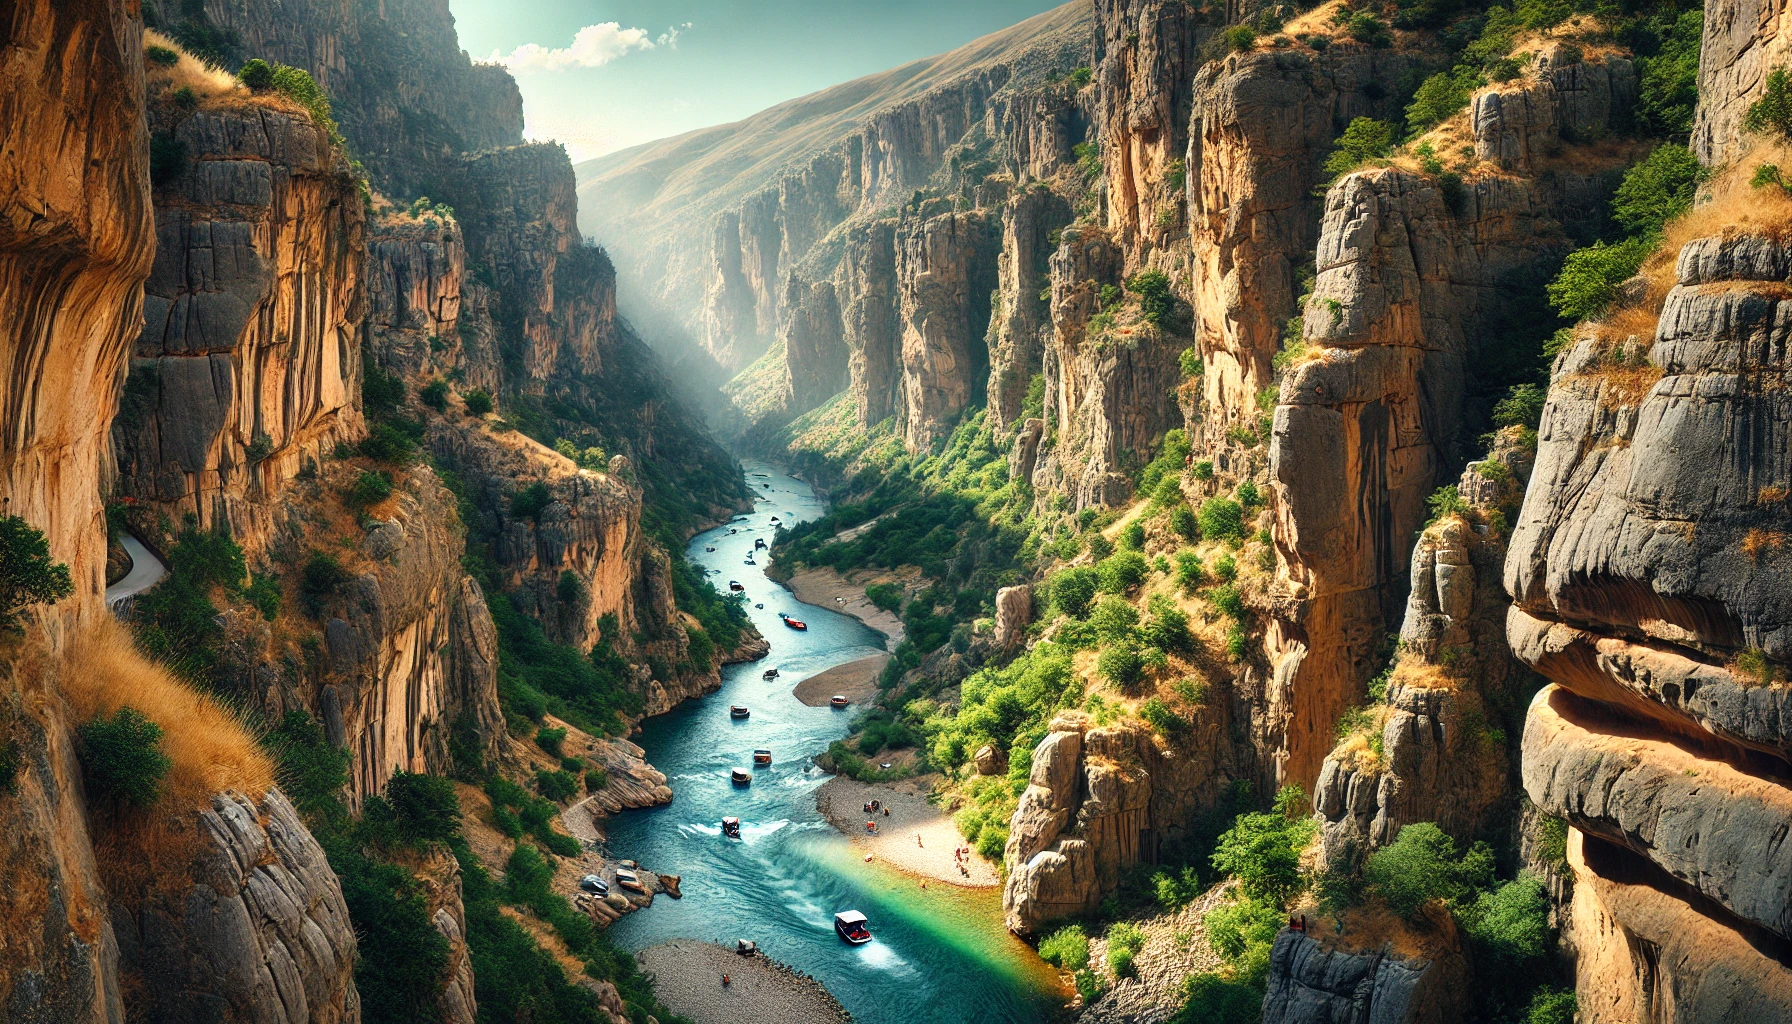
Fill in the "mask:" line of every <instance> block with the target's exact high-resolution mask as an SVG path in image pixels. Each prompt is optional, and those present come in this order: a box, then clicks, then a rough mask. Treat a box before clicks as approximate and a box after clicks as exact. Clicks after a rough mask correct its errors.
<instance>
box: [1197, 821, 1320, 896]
mask: <svg viewBox="0 0 1792 1024" xmlns="http://www.w3.org/2000/svg"><path fill="white" fill-rule="evenodd" d="M1315 828H1316V826H1315V824H1314V823H1313V821H1312V820H1311V819H1309V818H1296V819H1290V818H1289V817H1288V816H1287V815H1285V814H1281V813H1275V812H1270V813H1254V814H1241V815H1239V816H1238V818H1237V819H1236V820H1235V821H1234V822H1233V825H1232V827H1231V828H1230V829H1229V830H1227V831H1226V833H1225V834H1223V835H1221V836H1220V839H1219V843H1218V845H1217V846H1216V847H1215V848H1214V851H1213V866H1214V868H1215V869H1216V870H1218V871H1220V872H1221V873H1223V874H1226V875H1229V876H1231V877H1233V878H1236V879H1238V884H1239V888H1240V889H1241V890H1242V891H1243V892H1244V893H1245V895H1247V896H1249V897H1250V898H1252V899H1257V900H1264V901H1268V902H1270V903H1273V904H1275V905H1277V906H1280V905H1281V904H1282V903H1284V902H1285V901H1287V900H1288V899H1289V898H1290V897H1292V896H1293V895H1294V894H1295V893H1297V892H1299V891H1300V890H1301V887H1302V879H1301V872H1300V853H1301V850H1302V849H1304V848H1305V847H1306V845H1307V843H1308V842H1309V841H1310V840H1311V839H1312V838H1313V833H1314V830H1315Z"/></svg>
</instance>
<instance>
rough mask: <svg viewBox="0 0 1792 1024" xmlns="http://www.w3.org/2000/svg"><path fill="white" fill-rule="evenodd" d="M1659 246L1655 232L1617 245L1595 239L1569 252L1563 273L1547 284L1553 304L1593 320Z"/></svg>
mask: <svg viewBox="0 0 1792 1024" xmlns="http://www.w3.org/2000/svg"><path fill="white" fill-rule="evenodd" d="M1654 249H1655V239H1654V237H1653V236H1652V235H1639V236H1637V237H1635V238H1628V239H1625V240H1624V241H1622V242H1619V243H1617V244H1616V245H1607V244H1606V243H1604V242H1602V241H1601V242H1595V243H1593V244H1592V245H1590V246H1588V247H1587V248H1585V249H1577V250H1575V251H1574V252H1571V253H1569V254H1568V259H1567V260H1565V261H1564V262H1563V264H1562V271H1561V273H1559V274H1557V275H1556V279H1555V280H1554V281H1551V282H1550V283H1549V285H1548V287H1547V289H1546V290H1547V291H1548V292H1549V304H1550V305H1552V306H1554V307H1555V308H1556V311H1557V312H1559V313H1561V314H1562V315H1563V316H1565V317H1567V318H1569V319H1571V320H1590V319H1592V318H1594V317H1597V316H1599V315H1600V314H1601V313H1604V312H1605V310H1606V307H1608V306H1610V305H1611V304H1612V301H1613V300H1614V299H1616V298H1617V297H1618V286H1619V285H1621V284H1623V283H1624V282H1625V281H1627V280H1629V279H1630V278H1631V276H1633V275H1634V274H1635V273H1636V272H1637V271H1638V270H1639V269H1641V267H1642V265H1643V260H1645V259H1647V258H1648V256H1649V253H1650V252H1652V251H1654Z"/></svg>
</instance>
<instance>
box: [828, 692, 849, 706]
mask: <svg viewBox="0 0 1792 1024" xmlns="http://www.w3.org/2000/svg"><path fill="white" fill-rule="evenodd" d="M846 704H847V700H846V695H845V694H843V693H836V694H834V695H833V696H832V697H829V698H828V707H831V708H843V707H845V706H846Z"/></svg>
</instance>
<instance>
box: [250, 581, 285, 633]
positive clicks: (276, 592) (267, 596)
mask: <svg viewBox="0 0 1792 1024" xmlns="http://www.w3.org/2000/svg"><path fill="white" fill-rule="evenodd" d="M243 596H244V597H245V598H247V599H248V601H249V603H250V604H252V605H254V606H255V610H256V611H259V612H260V613H261V617H262V618H263V619H266V620H267V621H269V622H272V621H274V620H275V619H276V618H278V617H279V615H280V602H281V599H282V598H283V596H284V595H283V594H282V593H281V590H280V579H279V577H276V576H263V575H260V574H257V575H256V576H254V577H253V578H252V580H251V581H250V583H249V588H248V589H247V590H245V591H243Z"/></svg>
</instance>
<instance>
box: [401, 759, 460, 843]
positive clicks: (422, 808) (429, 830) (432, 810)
mask: <svg viewBox="0 0 1792 1024" xmlns="http://www.w3.org/2000/svg"><path fill="white" fill-rule="evenodd" d="M385 802H386V804H387V806H389V807H390V808H391V810H392V816H393V819H392V821H393V827H394V831H395V832H396V834H397V837H398V841H399V842H401V843H403V844H405V845H406V846H411V847H420V846H423V845H424V844H426V843H446V842H449V841H451V840H453V839H454V838H455V837H456V836H459V835H460V800H459V798H457V797H456V796H455V795H454V783H453V782H451V781H449V780H448V779H445V778H443V777H441V776H440V775H414V774H412V773H410V772H407V771H402V770H401V771H397V772H394V773H393V775H392V778H391V779H390V780H389V781H387V783H386V795H385Z"/></svg>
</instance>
